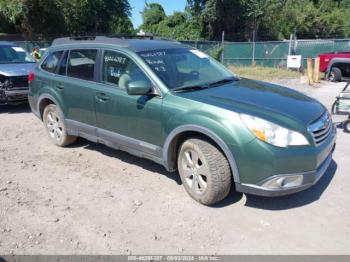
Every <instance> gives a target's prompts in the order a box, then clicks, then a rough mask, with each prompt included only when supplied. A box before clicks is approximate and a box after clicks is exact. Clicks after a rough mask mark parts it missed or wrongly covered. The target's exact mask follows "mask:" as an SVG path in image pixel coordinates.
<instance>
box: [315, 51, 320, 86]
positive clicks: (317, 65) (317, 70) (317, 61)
mask: <svg viewBox="0 0 350 262" xmlns="http://www.w3.org/2000/svg"><path fill="white" fill-rule="evenodd" d="M314 82H315V83H319V82H320V58H319V57H317V58H315V67H314Z"/></svg>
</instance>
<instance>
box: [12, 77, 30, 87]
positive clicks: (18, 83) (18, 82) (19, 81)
mask: <svg viewBox="0 0 350 262" xmlns="http://www.w3.org/2000/svg"><path fill="white" fill-rule="evenodd" d="M11 82H12V87H13V88H16V87H28V76H13V77H11Z"/></svg>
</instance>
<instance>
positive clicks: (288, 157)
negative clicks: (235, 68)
mask: <svg viewBox="0 0 350 262" xmlns="http://www.w3.org/2000/svg"><path fill="white" fill-rule="evenodd" d="M30 79H32V80H31V82H30V92H29V103H30V106H31V108H32V111H33V113H34V114H35V115H36V116H38V117H39V118H40V119H41V120H42V121H43V122H44V126H45V128H46V130H47V133H48V136H49V138H50V139H51V141H52V142H53V143H54V144H56V145H58V146H67V145H69V144H71V143H73V142H74V141H75V140H76V138H77V137H84V138H86V139H88V140H90V141H93V142H98V143H102V144H105V145H107V146H110V147H113V148H116V149H120V150H124V151H127V152H129V153H131V154H133V155H136V156H139V157H144V158H147V159H151V160H153V161H155V162H156V163H159V164H161V165H163V166H164V167H165V168H166V170H168V171H170V172H172V171H176V170H178V171H179V174H180V177H181V180H182V182H183V185H184V187H185V189H186V190H187V192H188V193H189V195H190V196H191V197H192V198H194V199H195V200H197V201H199V202H200V203H203V204H206V205H211V204H214V203H216V202H218V201H220V200H222V199H224V198H225V197H226V196H227V195H228V193H229V191H230V189H231V187H235V189H236V190H237V191H240V192H245V193H250V194H256V195H263V196H279V195H285V194H290V193H295V192H298V191H301V190H304V189H306V188H308V187H311V186H312V185H314V184H315V183H316V182H317V181H318V180H319V179H320V178H321V177H322V176H323V174H324V173H325V172H326V170H327V168H328V166H329V165H330V163H331V161H332V152H333V150H334V148H335V142H336V130H335V128H334V126H333V124H332V120H331V118H330V114H329V112H328V111H327V109H326V108H325V107H324V106H323V105H322V104H320V103H319V102H318V101H316V100H314V99H312V98H310V97H307V96H305V95H303V94H301V93H299V92H297V91H293V90H291V89H288V88H285V87H281V86H277V85H273V84H269V83H264V82H261V81H254V80H248V79H243V78H239V77H237V76H235V75H234V74H233V73H231V72H230V71H228V70H227V69H226V68H225V67H224V66H223V65H221V64H220V63H219V62H217V61H216V60H214V59H212V58H210V57H209V56H207V55H206V54H204V53H202V52H200V51H198V50H197V49H194V48H192V47H188V46H185V45H182V44H180V43H178V42H172V41H161V40H136V39H118V38H108V37H96V38H86V39H84V38H62V39H57V40H55V41H54V42H53V45H52V46H51V47H50V48H49V50H48V51H47V52H46V55H45V57H44V58H43V59H42V62H41V63H39V65H38V66H37V67H36V68H35V70H34V72H33V73H32V74H31V75H30Z"/></svg>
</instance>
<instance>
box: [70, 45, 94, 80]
mask: <svg viewBox="0 0 350 262" xmlns="http://www.w3.org/2000/svg"><path fill="white" fill-rule="evenodd" d="M96 55H97V50H90V49H81V50H71V51H70V54H69V59H68V68H67V75H68V76H70V77H74V78H79V79H84V80H89V81H92V80H93V79H94V71H95V63H96Z"/></svg>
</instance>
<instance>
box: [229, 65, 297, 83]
mask: <svg viewBox="0 0 350 262" xmlns="http://www.w3.org/2000/svg"><path fill="white" fill-rule="evenodd" d="M228 68H229V69H230V70H231V71H232V72H234V73H235V74H236V75H238V76H241V77H245V78H250V79H256V80H274V79H279V78H298V77H300V76H302V74H301V73H300V72H297V71H292V70H288V69H284V68H274V67H263V66H233V65H231V66H229V67H228Z"/></svg>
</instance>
